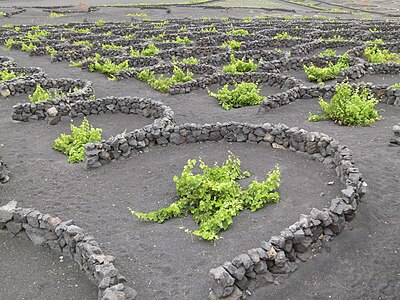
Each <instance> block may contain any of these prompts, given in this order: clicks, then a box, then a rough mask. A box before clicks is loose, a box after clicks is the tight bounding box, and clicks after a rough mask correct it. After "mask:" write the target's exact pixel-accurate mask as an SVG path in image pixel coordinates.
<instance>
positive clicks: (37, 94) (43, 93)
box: [28, 84, 65, 103]
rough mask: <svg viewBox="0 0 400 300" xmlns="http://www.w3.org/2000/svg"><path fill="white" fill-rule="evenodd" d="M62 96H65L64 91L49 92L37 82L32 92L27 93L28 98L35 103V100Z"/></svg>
mask: <svg viewBox="0 0 400 300" xmlns="http://www.w3.org/2000/svg"><path fill="white" fill-rule="evenodd" d="M64 96H65V93H63V92H59V91H54V92H50V91H49V90H45V89H43V88H42V87H41V86H40V84H38V85H36V89H35V91H34V92H33V94H32V95H28V98H29V100H30V101H31V102H32V103H36V102H44V101H48V100H51V99H54V98H61V97H64Z"/></svg>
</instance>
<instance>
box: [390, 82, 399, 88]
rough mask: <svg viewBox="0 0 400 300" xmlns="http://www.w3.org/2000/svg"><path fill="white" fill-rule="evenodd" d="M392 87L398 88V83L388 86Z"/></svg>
mask: <svg viewBox="0 0 400 300" xmlns="http://www.w3.org/2000/svg"><path fill="white" fill-rule="evenodd" d="M390 87H391V88H393V89H400V83H395V84H393V85H391V86H390Z"/></svg>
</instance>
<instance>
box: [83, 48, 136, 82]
mask: <svg viewBox="0 0 400 300" xmlns="http://www.w3.org/2000/svg"><path fill="white" fill-rule="evenodd" d="M134 69H135V68H133V67H129V61H128V60H125V61H123V62H122V63H120V64H117V63H114V62H112V61H111V59H110V58H107V59H104V58H102V57H101V56H100V55H99V54H98V53H96V54H95V57H94V59H93V62H92V63H91V64H90V65H89V71H90V72H98V73H101V74H106V75H108V79H109V80H115V77H114V74H115V73H116V72H120V71H123V70H124V71H129V70H134Z"/></svg>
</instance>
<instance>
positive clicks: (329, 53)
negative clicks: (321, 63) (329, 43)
mask: <svg viewBox="0 0 400 300" xmlns="http://www.w3.org/2000/svg"><path fill="white" fill-rule="evenodd" d="M317 56H318V57H325V56H336V51H335V50H332V49H326V50H325V51H323V52H321V53H320V54H318V55H317Z"/></svg>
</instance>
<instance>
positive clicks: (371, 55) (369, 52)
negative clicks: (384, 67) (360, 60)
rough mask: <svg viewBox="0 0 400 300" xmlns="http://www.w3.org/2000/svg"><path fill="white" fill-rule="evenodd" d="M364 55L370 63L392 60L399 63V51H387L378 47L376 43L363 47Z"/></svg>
mask: <svg viewBox="0 0 400 300" xmlns="http://www.w3.org/2000/svg"><path fill="white" fill-rule="evenodd" d="M364 56H365V57H366V58H367V59H368V61H369V62H370V63H373V64H375V63H387V62H394V63H397V64H400V53H394V52H389V50H387V49H383V50H382V49H380V48H379V46H378V44H375V45H374V46H370V47H367V48H365V50H364Z"/></svg>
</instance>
